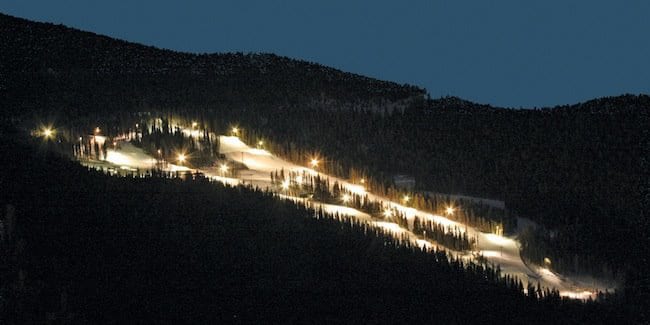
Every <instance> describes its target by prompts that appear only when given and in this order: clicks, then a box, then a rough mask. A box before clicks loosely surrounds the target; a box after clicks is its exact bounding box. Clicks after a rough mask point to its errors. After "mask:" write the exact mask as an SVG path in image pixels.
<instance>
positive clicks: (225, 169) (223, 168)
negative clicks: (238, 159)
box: [219, 164, 228, 173]
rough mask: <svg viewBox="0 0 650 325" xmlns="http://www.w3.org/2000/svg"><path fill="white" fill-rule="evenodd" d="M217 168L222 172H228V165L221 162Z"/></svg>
mask: <svg viewBox="0 0 650 325" xmlns="http://www.w3.org/2000/svg"><path fill="white" fill-rule="evenodd" d="M219 169H221V172H222V173H226V172H228V165H226V164H221V167H219Z"/></svg>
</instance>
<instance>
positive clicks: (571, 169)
mask: <svg viewBox="0 0 650 325" xmlns="http://www.w3.org/2000/svg"><path fill="white" fill-rule="evenodd" d="M0 107H2V110H3V113H4V114H3V118H4V119H6V120H9V121H12V122H15V123H18V124H21V125H23V126H24V127H28V128H31V127H33V126H34V122H35V121H43V120H55V121H56V122H57V123H58V124H60V125H65V126H67V127H78V126H80V125H84V126H87V125H89V124H94V123H106V121H109V122H115V121H120V120H121V119H123V118H124V117H125V116H129V115H132V114H134V113H137V112H162V113H164V114H169V115H175V116H182V117H186V118H198V119H201V121H206V122H209V123H211V124H212V125H214V126H216V129H219V128H221V130H222V131H223V132H224V133H225V132H226V127H227V126H228V125H229V123H239V125H241V126H242V127H243V128H244V129H245V130H247V134H246V135H245V137H246V138H247V139H248V140H249V141H250V140H253V141H254V140H255V139H256V137H263V138H265V139H268V142H269V143H272V144H273V145H274V148H278V149H280V150H279V152H278V153H281V154H283V155H284V156H285V157H291V156H298V157H300V156H301V155H303V154H304V153H306V152H320V153H321V154H322V155H324V156H325V157H327V158H328V159H329V161H331V163H330V165H331V168H332V169H331V170H332V171H333V172H335V173H336V174H339V175H341V176H348V175H349V170H351V169H355V170H362V171H364V173H366V174H368V175H373V176H375V177H377V178H379V179H382V180H390V179H391V176H392V175H395V174H409V175H412V176H414V177H415V179H416V181H417V187H418V189H421V190H431V191H435V192H441V193H458V194H466V195H475V196H481V197H489V198H495V199H500V200H504V201H505V202H506V205H507V206H508V208H509V209H510V210H511V211H512V215H519V216H525V217H528V218H531V219H533V220H534V221H536V222H537V223H539V224H541V225H543V226H545V227H546V228H547V229H548V230H549V231H548V232H547V233H546V234H545V235H544V236H542V238H536V239H534V240H535V242H534V245H533V244H531V246H534V247H535V249H534V250H533V251H532V252H527V253H529V254H530V256H535V257H539V256H551V257H552V258H553V260H554V261H557V262H558V264H560V265H563V267H564V269H563V271H584V270H588V271H597V270H599V269H602V268H607V269H609V270H613V272H615V273H620V274H625V275H626V283H625V285H624V289H625V291H624V292H625V294H624V295H623V299H625V301H626V303H628V304H630V305H634V306H636V307H633V308H632V310H633V313H643V312H644V308H643V307H642V306H648V305H649V304H648V300H647V299H648V291H649V290H650V289H649V288H650V287H649V286H648V280H647V276H645V273H647V262H646V258H647V256H648V253H647V252H648V248H649V247H650V238H648V235H647V234H648V233H650V227H649V225H648V221H647V206H644V205H643V203H644V202H646V203H647V200H648V195H647V190H648V184H647V180H648V176H649V175H648V168H647V161H646V160H647V157H648V151H647V150H648V148H649V147H650V141H649V140H648V139H649V138H650V135H648V129H649V127H648V126H649V125H650V120H649V112H650V97H649V96H646V95H639V96H635V95H624V96H618V97H610V98H601V99H596V100H592V101H588V102H585V103H581V104H576V105H567V106H560V107H555V108H545V109H534V110H533V109H529V110H528V109H504V108H495V107H491V106H489V105H479V104H475V103H471V102H468V101H464V100H462V99H459V98H455V97H448V98H440V99H434V100H431V99H428V98H427V95H426V92H425V91H424V90H423V89H420V88H417V87H413V86H408V85H398V84H395V83H391V82H385V81H379V80H375V79H371V78H366V77H362V76H358V75H354V74H349V73H344V72H341V71H338V70H335V69H331V68H327V67H324V66H321V65H318V64H313V63H307V62H303V61H297V60H292V59H288V58H284V57H279V56H276V55H273V54H241V53H236V54H209V55H208V54H202V55H195V54H187V53H179V52H174V51H169V50H161V49H156V48H153V47H147V46H143V45H139V44H134V43H128V42H124V41H120V40H115V39H111V38H108V37H105V36H100V35H96V34H93V33H88V32H82V31H78V30H74V29H70V28H66V27H64V26H60V25H53V24H45V23H35V22H30V21H27V20H23V19H19V18H14V17H10V16H6V15H0ZM396 108H397V109H396ZM214 121H218V122H214ZM644 159H645V160H644ZM644 193H646V194H644ZM521 240H522V242H524V244H525V243H526V242H527V241H528V240H531V241H532V239H529V238H521ZM540 243H543V244H540ZM635 308H636V309H635ZM643 317H645V316H643Z"/></svg>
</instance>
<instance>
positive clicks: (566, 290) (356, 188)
mask: <svg viewBox="0 0 650 325" xmlns="http://www.w3.org/2000/svg"><path fill="white" fill-rule="evenodd" d="M183 131H184V133H189V135H190V136H192V134H191V131H192V130H190V129H183ZM219 140H220V153H222V154H224V155H225V156H226V158H227V159H229V160H231V161H234V162H237V163H241V164H243V165H245V166H246V167H247V168H248V169H247V170H246V171H245V172H242V173H240V174H239V175H238V176H237V177H225V176H223V175H224V173H223V172H222V171H220V170H219V168H218V167H209V168H201V169H190V168H188V167H185V166H179V165H174V164H167V165H166V167H165V171H172V172H175V171H190V170H196V171H199V172H202V173H204V174H205V175H206V177H209V178H210V179H212V180H215V181H219V182H223V183H226V184H229V185H238V184H249V185H252V186H256V187H259V188H268V189H270V190H272V191H274V192H275V193H276V195H278V197H281V198H285V199H291V200H294V201H297V202H302V203H304V204H306V205H309V206H311V207H314V208H316V209H318V208H322V209H323V210H324V211H325V212H329V213H338V214H339V215H347V216H349V217H351V218H354V219H356V220H358V221H360V222H365V223H368V224H370V225H372V226H374V227H378V228H382V229H384V230H386V231H388V232H389V233H390V234H391V235H393V236H395V237H397V238H401V239H405V240H408V241H410V242H412V243H414V244H416V245H417V246H419V247H423V246H424V247H426V248H437V249H444V250H446V251H447V252H448V253H449V254H451V255H452V256H454V257H457V258H460V259H462V260H465V261H475V262H478V261H477V258H478V257H479V256H482V257H483V258H484V259H485V260H487V262H488V264H491V265H492V266H494V267H496V265H500V268H501V274H502V275H506V274H508V275H510V276H511V277H517V278H518V279H520V280H521V281H522V282H523V284H524V286H525V287H526V285H527V283H530V284H532V285H534V286H537V284H538V283H539V284H540V285H541V287H542V288H555V289H557V290H559V292H560V295H561V296H564V297H569V298H574V299H588V298H589V297H592V298H595V297H596V294H597V293H598V291H602V292H605V291H606V290H609V291H612V290H614V289H615V287H614V286H613V285H608V284H606V282H605V281H601V280H599V279H595V278H593V277H591V276H587V275H584V276H571V277H567V276H562V275H560V274H557V273H554V272H552V271H550V270H549V269H547V268H544V267H541V266H537V265H530V264H526V263H524V261H523V260H522V258H521V256H520V249H519V245H520V243H519V242H518V241H517V239H516V234H515V236H513V237H505V236H501V235H497V234H493V233H484V232H480V231H478V230H477V229H475V228H474V227H471V226H468V225H465V224H462V223H459V222H457V221H454V220H451V219H449V218H446V217H444V216H441V215H436V214H432V213H429V212H425V211H421V210H417V209H414V208H411V207H406V206H404V205H402V204H400V203H398V202H394V201H390V200H389V199H387V198H385V197H381V196H378V195H375V194H373V193H370V192H367V191H366V189H365V188H364V187H363V186H362V185H360V184H353V183H351V182H350V181H348V180H345V179H341V178H337V177H333V176H330V175H327V174H324V173H321V172H319V171H317V170H314V169H311V168H307V167H304V166H299V165H296V164H293V163H291V162H288V161H286V160H283V159H281V158H279V157H277V156H275V155H273V154H272V153H270V152H268V151H267V150H264V149H259V148H251V147H250V146H248V145H246V144H245V143H244V142H242V141H241V140H240V139H239V137H236V136H220V137H219ZM106 161H107V162H109V163H112V164H115V165H116V166H118V167H119V168H122V169H129V168H132V169H133V168H138V169H149V168H151V167H152V166H154V163H155V161H156V160H155V158H153V157H152V156H150V155H148V154H146V153H145V152H144V151H142V150H141V149H140V148H138V147H135V146H133V145H131V144H130V143H128V140H123V141H121V145H120V146H119V147H116V148H111V149H108V151H107V155H106ZM85 164H88V165H89V166H92V163H91V162H85ZM282 169H283V170H284V171H285V172H298V173H303V172H305V173H308V174H310V175H313V176H315V175H319V176H320V177H323V178H329V180H330V183H334V182H335V181H337V182H338V183H339V186H341V187H342V188H344V189H346V190H347V191H349V192H352V193H355V194H359V195H361V196H365V195H367V196H368V199H370V200H371V201H377V202H383V203H384V206H385V207H390V208H392V209H395V210H397V211H399V212H401V213H402V214H403V215H405V216H406V219H407V221H408V228H405V227H402V226H400V225H398V224H397V223H395V222H391V220H390V218H385V219H380V218H375V217H373V216H371V215H369V214H367V213H365V212H362V211H359V210H357V209H354V208H351V207H348V206H345V205H336V204H327V203H321V202H316V201H313V200H309V199H305V198H301V197H296V196H291V195H289V194H287V193H286V192H284V191H282V190H281V189H277V188H276V186H274V185H273V184H272V183H271V179H270V173H271V172H275V171H278V170H282ZM416 216H417V217H418V218H420V219H421V220H427V221H432V222H434V223H436V224H440V225H442V226H444V227H450V228H455V227H456V228H457V230H458V231H460V232H461V233H462V232H467V236H468V237H471V238H476V239H477V240H478V242H477V245H476V248H475V251H454V250H451V249H449V248H447V247H444V246H441V245H440V244H438V243H436V242H434V241H432V240H429V239H425V238H423V237H422V236H418V235H416V234H414V233H413V232H412V231H411V230H409V228H410V229H412V226H413V220H414V218H415V217H416Z"/></svg>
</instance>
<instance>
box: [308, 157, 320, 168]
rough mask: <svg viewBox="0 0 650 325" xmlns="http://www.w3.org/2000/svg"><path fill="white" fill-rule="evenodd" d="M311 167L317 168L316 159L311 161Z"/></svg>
mask: <svg viewBox="0 0 650 325" xmlns="http://www.w3.org/2000/svg"><path fill="white" fill-rule="evenodd" d="M309 163H310V164H311V167H318V159H315V158H314V159H312V160H311V161H310V162H309Z"/></svg>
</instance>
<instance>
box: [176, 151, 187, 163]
mask: <svg viewBox="0 0 650 325" xmlns="http://www.w3.org/2000/svg"><path fill="white" fill-rule="evenodd" d="M186 159H187V157H185V154H182V153H181V154H178V162H180V163H183V162H185V160H186Z"/></svg>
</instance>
